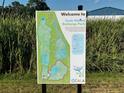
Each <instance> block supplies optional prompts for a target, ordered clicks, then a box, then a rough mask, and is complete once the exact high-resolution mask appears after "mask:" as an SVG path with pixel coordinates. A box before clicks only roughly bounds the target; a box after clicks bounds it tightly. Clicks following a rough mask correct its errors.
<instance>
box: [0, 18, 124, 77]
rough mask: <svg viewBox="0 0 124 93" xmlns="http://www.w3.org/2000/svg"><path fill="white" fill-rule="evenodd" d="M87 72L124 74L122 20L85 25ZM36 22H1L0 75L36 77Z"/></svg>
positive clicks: (6, 19) (15, 20)
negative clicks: (86, 30) (30, 75)
mask: <svg viewBox="0 0 124 93" xmlns="http://www.w3.org/2000/svg"><path fill="white" fill-rule="evenodd" d="M87 27H88V32H87V62H86V63H87V71H88V72H106V71H107V72H122V73H123V72H124V51H123V50H124V49H123V41H124V20H123V19H122V20H118V21H111V20H100V21H98V20H96V21H88V23H87ZM35 32H36V31H35V19H34V18H32V17H29V16H26V17H25V18H22V17H16V18H13V17H11V16H10V17H7V18H1V20H0V74H1V75H6V74H15V73H16V74H15V76H17V77H18V78H17V79H20V78H19V77H21V76H23V75H25V74H26V75H27V74H30V73H33V75H34V76H35V77H36V37H35V34H36V33H35ZM18 75H19V76H18Z"/></svg>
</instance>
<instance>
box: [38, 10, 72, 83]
mask: <svg viewBox="0 0 124 93" xmlns="http://www.w3.org/2000/svg"><path fill="white" fill-rule="evenodd" d="M36 36H37V58H38V59H37V62H38V63H37V64H38V65H37V68H38V69H37V70H38V71H37V72H38V73H37V77H38V83H39V84H69V82H70V71H69V70H70V51H69V50H70V49H69V44H68V43H67V41H66V39H65V37H64V35H63V33H62V31H61V28H60V26H59V23H58V20H57V17H56V15H55V13H54V12H37V31H36Z"/></svg>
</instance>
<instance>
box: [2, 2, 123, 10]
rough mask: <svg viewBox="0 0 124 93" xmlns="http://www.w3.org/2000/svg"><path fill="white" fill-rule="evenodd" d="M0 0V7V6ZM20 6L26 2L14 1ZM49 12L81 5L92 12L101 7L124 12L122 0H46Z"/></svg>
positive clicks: (72, 8) (71, 8)
mask: <svg viewBox="0 0 124 93" xmlns="http://www.w3.org/2000/svg"><path fill="white" fill-rule="evenodd" d="M2 1H3V0H0V5H2ZM12 1H15V0H6V1H5V5H9V4H11V2H12ZM16 1H19V2H20V3H22V4H25V5H26V3H27V2H28V0H16ZM46 3H47V5H48V6H49V7H50V9H51V10H77V6H78V5H83V7H84V10H88V11H89V10H94V9H98V8H102V7H115V8H119V9H123V10H124V0H46Z"/></svg>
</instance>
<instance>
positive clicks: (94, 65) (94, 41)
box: [87, 19, 124, 72]
mask: <svg viewBox="0 0 124 93" xmlns="http://www.w3.org/2000/svg"><path fill="white" fill-rule="evenodd" d="M87 28H88V29H89V30H90V31H89V33H88V38H87V70H88V71H114V72H115V71H117V72H123V71H124V51H123V50H124V49H122V47H123V46H122V43H123V42H124V20H123V19H121V20H116V21H115V20H114V21H113V20H89V21H88V23H87Z"/></svg>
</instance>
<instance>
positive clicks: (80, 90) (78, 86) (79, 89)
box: [77, 84, 82, 93]
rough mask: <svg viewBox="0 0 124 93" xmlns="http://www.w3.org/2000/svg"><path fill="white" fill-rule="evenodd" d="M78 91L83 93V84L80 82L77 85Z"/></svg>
mask: <svg viewBox="0 0 124 93" xmlns="http://www.w3.org/2000/svg"><path fill="white" fill-rule="evenodd" d="M77 93H82V87H81V84H78V85H77Z"/></svg>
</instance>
